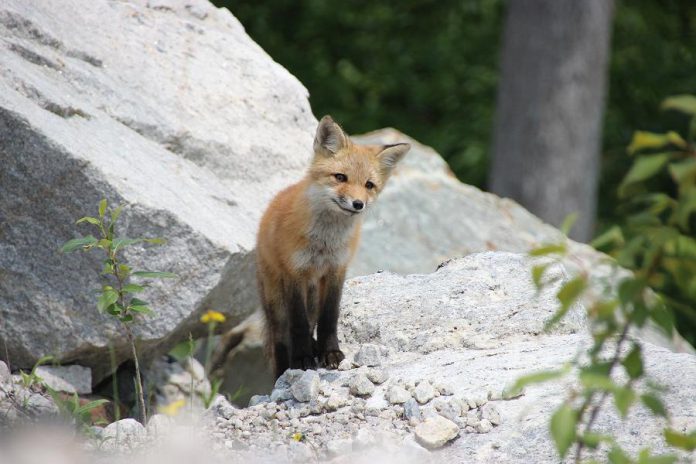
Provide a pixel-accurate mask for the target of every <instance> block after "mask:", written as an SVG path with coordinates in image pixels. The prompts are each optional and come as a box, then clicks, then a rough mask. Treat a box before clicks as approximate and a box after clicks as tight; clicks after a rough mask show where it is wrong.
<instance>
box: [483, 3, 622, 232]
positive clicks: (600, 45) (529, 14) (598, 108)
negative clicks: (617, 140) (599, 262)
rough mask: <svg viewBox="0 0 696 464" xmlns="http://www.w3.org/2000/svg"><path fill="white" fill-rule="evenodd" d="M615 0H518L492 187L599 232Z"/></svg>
mask: <svg viewBox="0 0 696 464" xmlns="http://www.w3.org/2000/svg"><path fill="white" fill-rule="evenodd" d="M613 10H614V8H613V0H510V2H509V4H508V11H507V18H506V23H505V31H504V37H503V49H502V62H501V79H500V84H499V88H498V101H497V108H496V122H495V132H494V139H493V159H492V165H491V170H490V172H489V182H488V185H489V187H490V189H491V191H493V192H495V193H497V194H498V195H501V196H506V197H511V198H513V199H514V200H517V201H518V202H520V203H521V204H522V205H523V206H525V207H526V208H528V209H529V210H530V211H532V212H533V213H534V214H536V215H537V216H539V217H541V218H542V219H543V220H545V221H547V222H549V223H551V224H553V225H556V226H558V225H560V223H561V222H562V221H563V219H564V218H565V217H566V215H568V214H570V213H573V212H577V213H578V220H577V222H576V223H575V227H574V229H573V232H572V233H571V236H572V237H573V238H575V239H577V240H581V241H587V240H589V239H590V238H591V237H592V235H593V229H594V220H595V212H596V202H597V184H598V177H599V151H600V143H601V127H602V122H603V121H602V116H603V110H604V96H605V88H606V74H607V62H608V55H609V45H610V37H611V19H612V16H613Z"/></svg>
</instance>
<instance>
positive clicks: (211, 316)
mask: <svg viewBox="0 0 696 464" xmlns="http://www.w3.org/2000/svg"><path fill="white" fill-rule="evenodd" d="M201 322H202V323H203V324H210V323H211V322H220V323H222V322H225V315H224V314H222V313H219V312H217V311H213V310H211V309H209V310H208V311H207V312H206V313H205V314H204V315H202V316H201Z"/></svg>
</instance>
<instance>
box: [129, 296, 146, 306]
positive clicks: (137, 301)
mask: <svg viewBox="0 0 696 464" xmlns="http://www.w3.org/2000/svg"><path fill="white" fill-rule="evenodd" d="M130 304H131V305H135V306H147V305H148V304H149V303H148V302H147V301H143V300H141V299H140V298H131V300H130Z"/></svg>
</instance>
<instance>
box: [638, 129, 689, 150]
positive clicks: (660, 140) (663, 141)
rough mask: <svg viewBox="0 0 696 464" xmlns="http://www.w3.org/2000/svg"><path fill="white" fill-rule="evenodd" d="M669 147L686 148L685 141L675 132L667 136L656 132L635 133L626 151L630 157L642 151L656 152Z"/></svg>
mask: <svg viewBox="0 0 696 464" xmlns="http://www.w3.org/2000/svg"><path fill="white" fill-rule="evenodd" d="M669 145H675V146H677V147H680V148H685V147H686V142H685V141H684V139H683V138H682V137H681V136H680V135H679V134H677V133H676V132H674V131H670V132H668V133H666V134H656V133H654V132H646V131H635V132H634V133H633V138H632V139H631V143H630V145H629V146H628V147H627V148H626V151H628V153H629V154H630V155H633V154H635V153H636V152H639V151H642V150H654V149H657V148H665V147H667V146H669Z"/></svg>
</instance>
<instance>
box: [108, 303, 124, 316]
mask: <svg viewBox="0 0 696 464" xmlns="http://www.w3.org/2000/svg"><path fill="white" fill-rule="evenodd" d="M122 311H123V308H122V307H121V306H120V305H118V304H115V303H114V304H112V305H109V306H107V308H106V312H107V314H111V315H112V316H118V315H120V314H121V312H122Z"/></svg>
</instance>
